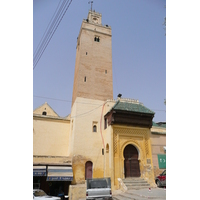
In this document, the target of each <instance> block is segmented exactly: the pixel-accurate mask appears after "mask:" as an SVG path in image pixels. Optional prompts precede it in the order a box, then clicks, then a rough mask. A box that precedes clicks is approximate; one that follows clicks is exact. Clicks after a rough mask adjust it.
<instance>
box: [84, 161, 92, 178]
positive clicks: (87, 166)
mask: <svg viewBox="0 0 200 200" xmlns="http://www.w3.org/2000/svg"><path fill="white" fill-rule="evenodd" d="M92 165H93V164H92V162H91V161H87V162H86V163H85V180H86V179H92V174H93V172H92Z"/></svg>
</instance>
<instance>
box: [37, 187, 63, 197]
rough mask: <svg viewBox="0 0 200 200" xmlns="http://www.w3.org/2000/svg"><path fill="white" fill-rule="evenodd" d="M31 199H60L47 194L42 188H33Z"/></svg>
mask: <svg viewBox="0 0 200 200" xmlns="http://www.w3.org/2000/svg"><path fill="white" fill-rule="evenodd" d="M33 199H34V200H47V199H49V200H60V199H61V198H60V197H53V196H49V195H47V194H46V193H45V192H44V191H43V190H40V189H33Z"/></svg>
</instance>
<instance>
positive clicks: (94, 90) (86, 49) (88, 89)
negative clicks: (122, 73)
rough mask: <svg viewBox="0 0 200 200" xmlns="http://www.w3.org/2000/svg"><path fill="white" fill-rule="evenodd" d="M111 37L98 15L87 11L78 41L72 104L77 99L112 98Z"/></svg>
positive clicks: (103, 99) (109, 30)
mask: <svg viewBox="0 0 200 200" xmlns="http://www.w3.org/2000/svg"><path fill="white" fill-rule="evenodd" d="M111 38H112V35H111V27H109V26H104V25H102V24H101V14H100V13H96V12H91V11H89V13H88V18H87V20H83V22H82V25H81V29H80V33H79V36H78V39H77V47H76V63H75V73H74V86H73V95H72V105H73V103H74V101H75V100H76V97H83V98H88V99H97V100H102V101H106V100H107V99H112V98H113V81H112V80H113V79H112V42H111ZM95 40H96V41H95Z"/></svg>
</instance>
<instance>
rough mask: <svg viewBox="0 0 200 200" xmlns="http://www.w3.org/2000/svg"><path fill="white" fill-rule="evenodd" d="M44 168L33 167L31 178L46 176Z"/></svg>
mask: <svg viewBox="0 0 200 200" xmlns="http://www.w3.org/2000/svg"><path fill="white" fill-rule="evenodd" d="M46 175H47V172H46V166H33V176H46Z"/></svg>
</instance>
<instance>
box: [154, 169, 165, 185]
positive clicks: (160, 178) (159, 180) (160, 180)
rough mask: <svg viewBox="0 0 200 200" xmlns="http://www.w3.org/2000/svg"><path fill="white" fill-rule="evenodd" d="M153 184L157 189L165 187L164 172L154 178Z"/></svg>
mask: <svg viewBox="0 0 200 200" xmlns="http://www.w3.org/2000/svg"><path fill="white" fill-rule="evenodd" d="M155 183H156V185H157V186H158V187H162V186H166V170H164V171H163V172H162V173H161V174H160V175H159V176H157V177H156V178H155Z"/></svg>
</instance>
